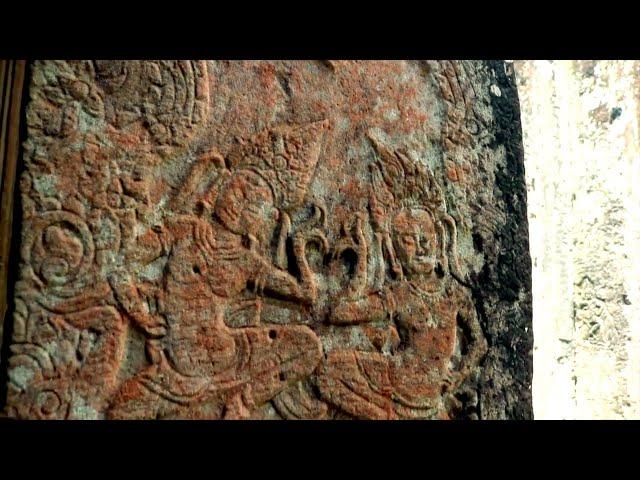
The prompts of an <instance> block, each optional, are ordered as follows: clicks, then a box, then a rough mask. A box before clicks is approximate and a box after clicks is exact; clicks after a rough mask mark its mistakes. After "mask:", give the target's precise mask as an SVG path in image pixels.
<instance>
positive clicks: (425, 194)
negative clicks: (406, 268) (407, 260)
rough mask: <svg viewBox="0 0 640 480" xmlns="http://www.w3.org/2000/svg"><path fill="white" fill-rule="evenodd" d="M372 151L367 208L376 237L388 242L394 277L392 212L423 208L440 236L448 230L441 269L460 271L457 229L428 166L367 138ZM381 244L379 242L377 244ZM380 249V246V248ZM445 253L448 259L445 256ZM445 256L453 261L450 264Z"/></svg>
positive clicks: (369, 135) (396, 263)
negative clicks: (378, 235)
mask: <svg viewBox="0 0 640 480" xmlns="http://www.w3.org/2000/svg"><path fill="white" fill-rule="evenodd" d="M368 137H369V139H370V140H371V142H372V144H373V146H374V148H375V150H376V153H377V155H376V160H375V162H374V163H373V164H372V165H371V166H370V170H371V176H372V189H371V194H370V208H371V216H372V220H373V227H374V230H375V231H376V232H377V234H380V235H382V236H383V237H385V238H387V239H388V241H387V243H386V247H385V248H386V250H387V254H388V255H389V259H390V261H391V264H392V265H391V266H392V269H393V270H394V272H395V273H396V274H397V275H401V268H400V265H399V264H398V261H397V259H396V258H395V253H394V252H393V251H392V247H391V242H390V239H389V235H390V225H389V222H391V221H392V219H393V217H394V215H395V212H397V211H398V210H399V209H401V208H403V207H404V208H424V209H426V210H427V211H429V212H430V213H431V215H432V216H433V220H434V222H435V224H436V229H437V230H438V232H439V234H440V235H441V236H442V237H444V236H445V231H447V230H448V236H449V241H448V247H447V246H445V244H444V242H443V244H442V245H441V247H442V249H443V250H442V259H443V262H444V265H443V267H444V268H445V270H446V269H448V268H449V267H452V268H453V271H454V273H456V274H457V272H458V271H459V266H458V259H457V252H456V249H457V247H456V236H457V233H456V227H455V222H454V220H453V218H451V217H450V216H449V215H448V214H447V209H446V203H445V199H444V195H443V193H442V189H441V188H440V186H439V185H438V183H437V181H436V178H435V177H434V175H433V173H432V172H431V170H430V169H429V168H428V167H427V166H423V165H422V164H420V163H418V162H416V161H413V160H411V159H410V158H409V157H408V156H407V155H406V154H405V153H403V152H401V151H398V150H393V151H392V150H390V149H389V148H387V147H385V146H384V145H382V143H380V141H378V140H377V139H376V138H375V137H374V136H373V135H371V134H370V133H369V134H368ZM380 241H381V242H382V240H380ZM379 248H381V249H382V245H380V247H379ZM447 250H448V255H447ZM447 256H449V257H450V258H451V260H452V262H451V263H449V261H448V259H447Z"/></svg>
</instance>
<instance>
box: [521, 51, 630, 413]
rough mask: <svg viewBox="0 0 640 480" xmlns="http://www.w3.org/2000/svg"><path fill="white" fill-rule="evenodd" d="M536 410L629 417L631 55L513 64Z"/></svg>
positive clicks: (537, 411) (538, 411)
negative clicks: (522, 163) (519, 114)
mask: <svg viewBox="0 0 640 480" xmlns="http://www.w3.org/2000/svg"><path fill="white" fill-rule="evenodd" d="M514 66H515V69H516V74H517V77H518V92H519V96H520V105H521V110H522V126H523V133H524V144H525V166H526V174H527V190H528V211H529V233H530V241H531V258H532V262H533V317H534V318H533V328H534V336H535V348H534V379H533V403H534V415H535V418H537V419H573V418H577V419H604V418H607V419H622V418H636V419H637V418H640V143H639V138H638V136H639V130H638V128H639V125H638V124H639V120H640V108H639V107H640V106H639V105H638V96H639V95H640V63H639V62H635V61H516V62H514Z"/></svg>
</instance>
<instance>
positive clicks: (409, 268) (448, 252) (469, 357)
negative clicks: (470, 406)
mask: <svg viewBox="0 0 640 480" xmlns="http://www.w3.org/2000/svg"><path fill="white" fill-rule="evenodd" d="M372 141H373V144H374V146H375V148H376V150H377V152H378V155H379V160H378V161H377V162H376V163H375V164H374V165H373V168H372V175H373V189H372V196H371V201H370V207H371V214H372V220H373V221H372V226H373V229H374V233H375V236H376V243H375V245H374V246H375V248H377V250H378V251H377V255H378V258H380V259H384V258H386V260H387V261H388V262H389V264H390V267H391V268H390V270H391V273H392V275H393V277H394V278H393V280H392V281H390V282H385V283H383V282H378V285H381V286H379V287H378V288H373V289H370V290H368V291H367V289H366V285H367V281H366V271H367V269H366V265H367V259H368V248H367V245H366V239H365V235H364V233H363V230H362V218H359V219H358V221H357V223H356V233H355V237H354V241H353V245H355V246H356V248H357V250H358V251H359V256H358V265H357V267H356V272H358V275H357V277H356V281H355V283H356V284H357V285H358V287H357V288H356V289H355V291H353V292H352V293H351V295H350V296H349V297H348V298H345V299H344V300H342V301H341V302H339V303H338V305H337V306H336V307H335V308H334V309H333V311H332V312H331V315H330V318H329V321H330V323H332V324H335V325H358V324H362V325H363V327H364V328H365V331H366V332H367V333H368V334H369V335H370V336H371V338H372V339H373V343H374V344H375V345H376V346H377V347H378V348H379V351H377V352H365V351H353V350H334V351H332V352H330V353H329V355H328V356H327V359H326V360H325V362H324V364H323V367H322V369H321V372H320V373H319V377H318V387H319V390H320V392H321V395H322V397H323V399H324V400H326V401H327V402H329V403H330V404H332V405H334V406H335V407H338V409H340V410H342V411H344V412H346V413H348V414H349V415H352V416H354V417H357V418H365V419H398V418H447V415H446V411H447V408H448V407H449V405H446V404H445V403H446V400H447V399H448V400H452V401H453V402H455V400H454V399H453V397H450V396H448V395H447V393H448V392H451V391H454V390H455V389H456V388H457V387H458V386H459V385H460V384H461V382H462V381H463V380H464V379H465V378H466V377H467V375H468V374H469V371H470V369H471V367H473V366H474V365H475V364H476V363H477V362H478V360H479V359H480V357H481V356H482V355H483V354H484V351H485V349H486V344H485V340H484V337H483V335H482V331H481V328H480V325H479V323H478V321H477V318H476V312H475V309H474V307H473V304H472V303H471V301H470V298H469V295H468V293H467V292H466V291H465V290H463V289H462V288H461V287H460V285H459V283H458V282H457V281H452V279H451V269H452V268H454V269H455V268H457V264H456V257H455V236H456V232H455V224H454V222H453V219H451V217H449V216H448V215H447V214H446V211H445V203H444V199H443V196H442V192H441V191H440V189H439V187H438V186H437V184H436V182H435V178H434V177H433V175H432V174H431V172H429V171H428V170H427V169H426V168H423V167H421V166H420V165H418V164H416V163H415V162H412V161H411V160H410V159H408V158H407V157H406V156H405V155H404V154H403V153H400V152H392V151H390V150H389V149H387V148H386V147H384V146H383V145H381V144H380V143H379V142H378V141H377V140H375V139H373V138H372ZM450 260H451V261H450ZM380 267H382V268H380V269H379V270H378V274H379V275H386V271H385V270H386V269H384V265H380ZM460 333H463V335H460ZM465 343H466V344H465Z"/></svg>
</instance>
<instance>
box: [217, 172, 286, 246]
mask: <svg viewBox="0 0 640 480" xmlns="http://www.w3.org/2000/svg"><path fill="white" fill-rule="evenodd" d="M215 215H216V216H217V217H218V218H219V219H220V220H221V221H222V223H223V225H224V226H225V227H227V228H228V229H229V230H231V231H232V232H233V233H236V234H239V235H252V236H254V237H255V238H256V239H257V240H258V241H259V242H260V244H261V245H266V244H267V242H269V240H270V239H271V236H272V235H273V232H274V230H275V228H276V225H277V222H278V219H279V212H278V210H277V209H276V208H275V206H274V198H273V193H272V191H271V188H270V187H269V185H268V184H267V182H266V181H265V180H264V179H262V178H261V177H260V176H259V175H258V174H256V173H254V172H252V171H249V170H245V171H241V172H238V173H237V174H236V175H234V176H232V177H231V179H229V181H228V182H227V184H226V185H225V187H224V188H223V190H222V191H221V192H220V195H219V197H218V200H217V202H216V208H215Z"/></svg>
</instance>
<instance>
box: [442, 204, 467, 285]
mask: <svg viewBox="0 0 640 480" xmlns="http://www.w3.org/2000/svg"><path fill="white" fill-rule="evenodd" d="M442 224H443V225H444V230H445V232H446V235H445V236H444V239H446V241H444V242H443V249H444V252H443V253H444V258H446V259H447V262H448V267H449V272H450V273H451V274H452V275H453V276H454V277H457V278H459V279H463V278H464V275H463V274H462V271H461V270H460V263H459V261H458V230H457V228H456V223H455V221H454V220H453V218H452V217H450V216H449V215H444V216H443V217H442Z"/></svg>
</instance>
